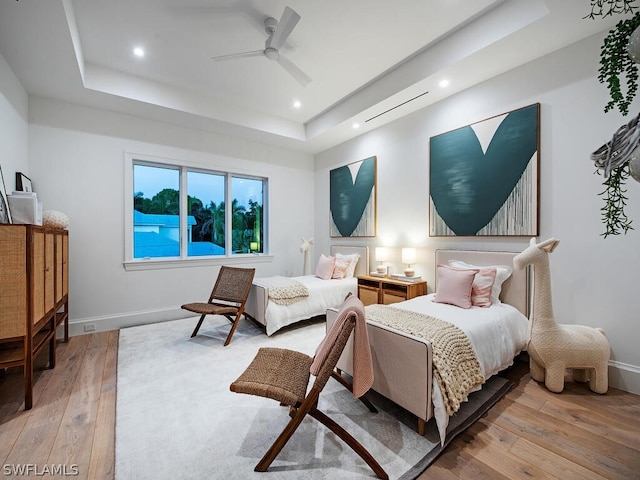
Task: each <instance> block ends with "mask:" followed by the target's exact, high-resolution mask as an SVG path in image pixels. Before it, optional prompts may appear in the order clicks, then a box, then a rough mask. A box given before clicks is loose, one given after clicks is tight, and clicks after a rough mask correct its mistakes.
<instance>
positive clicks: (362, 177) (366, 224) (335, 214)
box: [329, 157, 376, 237]
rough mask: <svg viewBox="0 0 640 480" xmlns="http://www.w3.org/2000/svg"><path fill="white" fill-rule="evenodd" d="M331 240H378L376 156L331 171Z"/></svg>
mask: <svg viewBox="0 0 640 480" xmlns="http://www.w3.org/2000/svg"><path fill="white" fill-rule="evenodd" d="M329 202H330V204H329V209H330V212H331V222H330V225H329V231H330V235H331V237H375V235H376V157H369V158H366V159H364V160H360V161H358V162H354V163H350V164H348V165H345V166H343V167H339V168H335V169H333V170H331V171H330V172H329Z"/></svg>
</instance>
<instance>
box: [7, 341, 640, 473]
mask: <svg viewBox="0 0 640 480" xmlns="http://www.w3.org/2000/svg"><path fill="white" fill-rule="evenodd" d="M117 349H118V332H117V331H112V332H103V333H95V334H90V335H84V336H79V337H72V338H71V339H70V341H69V343H68V344H64V343H60V344H59V346H58V363H57V366H56V368H55V369H53V370H47V369H43V366H44V365H45V363H46V358H47V354H46V351H45V352H43V355H41V356H40V357H39V358H38V365H39V366H40V368H39V369H38V370H37V372H36V373H35V378H36V380H35V389H34V405H33V409H32V410H29V411H24V410H23V408H24V406H23V403H24V395H23V382H22V371H21V370H20V369H19V368H13V369H8V370H6V371H5V372H4V373H0V468H1V469H2V470H1V471H0V476H4V477H9V478H66V477H68V476H73V477H74V478H79V479H91V480H97V479H113V477H114V457H115V453H114V452H115V438H114V436H115V403H116V367H117ZM505 375H506V376H508V377H509V378H511V379H512V380H514V381H515V382H516V383H517V385H516V388H515V389H513V390H512V391H511V392H509V393H508V394H507V396H506V397H504V398H503V399H502V400H500V402H498V403H497V404H496V405H495V406H494V407H493V408H492V409H491V410H490V411H489V412H488V413H487V414H486V415H485V416H484V417H483V418H482V419H481V420H480V421H478V422H476V424H474V425H473V426H472V427H471V428H469V429H468V430H467V431H466V432H464V433H463V434H462V435H460V436H458V437H457V438H456V439H455V440H454V441H453V442H452V443H451V444H450V445H449V446H448V447H447V448H446V449H445V451H444V452H443V453H442V455H441V456H440V457H439V458H438V459H437V460H436V461H435V462H434V463H433V464H432V465H431V467H429V469H428V470H427V472H425V473H423V474H422V475H421V476H420V477H419V478H420V479H423V480H426V479H430V480H450V479H470V478H473V479H474V480H475V479H491V480H496V479H498V480H499V479H520V478H526V479H531V478H536V479H538V478H540V479H544V478H550V479H562V480H566V479H605V478H606V479H634V478H635V479H640V396H638V395H632V394H629V393H626V392H622V391H620V390H616V389H610V390H609V393H608V394H607V395H597V394H594V393H591V392H590V391H589V390H588V388H587V387H586V386H585V385H581V384H575V383H568V384H567V387H566V388H565V391H564V392H563V393H561V394H559V395H558V394H552V393H550V392H548V391H547V390H545V389H544V387H543V386H541V385H539V384H537V383H536V382H535V381H533V380H532V379H531V377H530V376H529V373H528V366H527V365H526V364H525V363H523V362H517V363H516V365H515V366H514V367H512V368H511V369H509V370H508V371H507V372H506V373H505ZM20 467H22V468H30V469H31V470H29V471H28V472H29V475H25V474H22V475H19V474H16V473H14V472H16V470H12V469H17V468H20ZM46 469H48V470H49V472H52V473H58V475H48V474H46V475H42V474H43V473H46V472H45V470H46ZM56 469H57V472H56ZM64 473H67V475H66V477H65V475H64ZM74 473H77V475H73V474H74Z"/></svg>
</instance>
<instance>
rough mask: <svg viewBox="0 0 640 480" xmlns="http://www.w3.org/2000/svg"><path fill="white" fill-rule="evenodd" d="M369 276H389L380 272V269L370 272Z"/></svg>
mask: <svg viewBox="0 0 640 480" xmlns="http://www.w3.org/2000/svg"><path fill="white" fill-rule="evenodd" d="M369 276H370V277H380V278H384V277H386V276H387V274H386V273H379V272H378V271H375V270H374V271H373V272H369Z"/></svg>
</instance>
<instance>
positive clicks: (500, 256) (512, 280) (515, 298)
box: [436, 250, 530, 317]
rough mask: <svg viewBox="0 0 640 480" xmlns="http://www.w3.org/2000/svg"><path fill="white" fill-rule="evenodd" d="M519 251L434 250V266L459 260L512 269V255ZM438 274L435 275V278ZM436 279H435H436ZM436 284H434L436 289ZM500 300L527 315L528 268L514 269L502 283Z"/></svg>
mask: <svg viewBox="0 0 640 480" xmlns="http://www.w3.org/2000/svg"><path fill="white" fill-rule="evenodd" d="M518 253H520V252H515V253H514V252H488V251H476V250H436V266H437V265H447V264H448V263H449V260H460V261H462V262H465V263H470V264H472V265H478V266H487V265H507V266H509V267H511V268H512V269H513V257H515V256H516V255H518ZM437 278H438V276H437V275H436V279H437ZM436 281H437V280H436ZM437 288H438V286H437V285H436V291H437ZM500 300H502V301H503V302H504V303H508V304H509V305H513V306H514V307H516V308H517V309H518V310H520V311H521V312H522V313H523V314H524V315H526V316H527V317H529V305H530V304H529V269H528V268H526V269H524V270H515V269H513V273H512V274H511V276H510V277H509V278H508V279H507V280H506V281H505V282H504V283H503V284H502V292H501V293H500Z"/></svg>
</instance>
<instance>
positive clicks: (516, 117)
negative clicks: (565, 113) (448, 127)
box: [429, 103, 540, 237]
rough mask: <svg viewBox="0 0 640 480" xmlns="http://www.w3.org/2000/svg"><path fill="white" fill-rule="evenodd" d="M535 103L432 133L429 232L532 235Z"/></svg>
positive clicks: (537, 122) (534, 224)
mask: <svg viewBox="0 0 640 480" xmlns="http://www.w3.org/2000/svg"><path fill="white" fill-rule="evenodd" d="M539 152H540V104H539V103H536V104H533V105H529V106H527V107H523V108H520V109H517V110H513V111H511V112H508V113H504V114H502V115H498V116H495V117H492V118H488V119H486V120H482V121H480V122H477V123H473V124H471V125H467V126H466V127H462V128H458V129H456V130H452V131H450V132H447V133H443V134H440V135H436V136H434V137H431V139H430V141H429V235H430V236H435V237H438V236H505V235H509V236H527V237H532V236H537V235H538V203H539V198H538V195H539V185H538V172H539V163H540V159H539V155H540V153H539Z"/></svg>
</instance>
